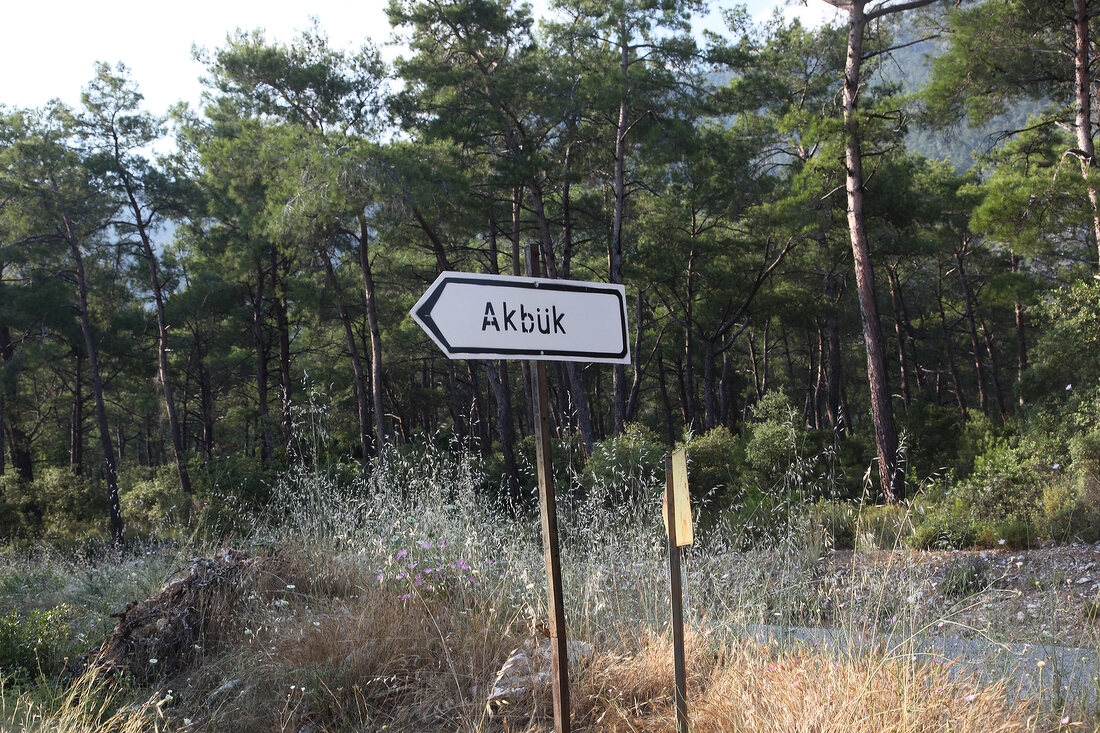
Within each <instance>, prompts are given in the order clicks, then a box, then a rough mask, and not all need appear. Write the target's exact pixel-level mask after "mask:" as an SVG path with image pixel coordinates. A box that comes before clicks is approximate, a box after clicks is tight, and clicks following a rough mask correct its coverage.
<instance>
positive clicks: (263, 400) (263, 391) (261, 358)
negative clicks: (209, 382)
mask: <svg viewBox="0 0 1100 733" xmlns="http://www.w3.org/2000/svg"><path fill="white" fill-rule="evenodd" d="M256 275H257V280H256V289H255V291H253V292H252V293H251V298H252V340H253V342H254V343H255V345H256V403H257V405H256V408H257V412H256V416H257V420H258V422H259V426H258V427H259V429H258V432H259V438H260V465H261V466H263V467H265V468H266V467H267V465H268V462H269V461H270V460H271V426H270V425H269V424H268V413H269V409H268V404H267V343H266V340H265V339H264V311H263V304H264V281H265V280H266V276H265V274H264V269H263V265H262V264H260V263H259V262H257V263H256Z"/></svg>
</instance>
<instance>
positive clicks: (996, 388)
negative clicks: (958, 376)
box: [981, 320, 1008, 425]
mask: <svg viewBox="0 0 1100 733" xmlns="http://www.w3.org/2000/svg"><path fill="white" fill-rule="evenodd" d="M981 327H982V338H983V339H984V340H985V349H986V353H987V354H989V374H990V377H991V378H992V379H993V398H994V399H995V400H996V401H997V413H998V414H999V415H1000V417H1001V425H1007V424H1008V413H1007V412H1006V411H1005V394H1004V390H1003V389H1002V388H1001V378H1000V373H999V371H998V369H997V352H996V350H995V349H994V338H993V334H992V332H990V330H989V327H988V326H987V325H986V323H985V321H984V320H983V321H982V323H981Z"/></svg>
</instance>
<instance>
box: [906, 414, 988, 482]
mask: <svg viewBox="0 0 1100 733" xmlns="http://www.w3.org/2000/svg"><path fill="white" fill-rule="evenodd" d="M899 417H900V420H899V422H900V423H901V427H902V430H903V432H904V434H905V435H906V437H907V442H908V450H907V451H906V454H905V457H906V461H907V463H908V469H909V474H910V475H911V476H912V477H913V478H915V479H917V480H921V479H923V478H925V477H927V476H929V475H930V474H933V473H935V472H937V471H939V470H940V469H943V468H950V467H955V466H956V465H957V462H958V461H959V449H960V446H961V444H962V443H963V435H964V427H965V425H966V414H965V413H962V412H959V410H958V409H956V408H955V407H939V406H936V405H932V404H929V403H927V402H916V403H914V404H913V406H912V407H911V408H910V409H909V410H908V411H907V412H904V413H902V414H901V415H900V416H899ZM964 462H965V460H964ZM972 463H973V456H971V457H970V459H969V464H972ZM969 464H968V465H967V472H969Z"/></svg>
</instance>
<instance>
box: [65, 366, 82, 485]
mask: <svg viewBox="0 0 1100 733" xmlns="http://www.w3.org/2000/svg"><path fill="white" fill-rule="evenodd" d="M69 470H70V471H72V472H73V475H74V476H80V475H82V474H83V473H84V354H83V352H81V351H80V350H79V349H77V350H76V374H75V375H74V376H73V411H72V417H71V418H70V420H69Z"/></svg>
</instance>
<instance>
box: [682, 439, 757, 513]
mask: <svg viewBox="0 0 1100 733" xmlns="http://www.w3.org/2000/svg"><path fill="white" fill-rule="evenodd" d="M684 447H685V448H686V449H687V455H688V481H689V484H690V486H691V495H692V497H694V498H697V499H699V500H710V501H712V502H714V503H717V504H718V505H719V506H722V507H725V506H728V505H729V503H730V501H731V500H732V499H733V498H734V497H735V496H736V494H737V493H739V491H740V488H741V482H742V479H743V476H744V472H745V446H744V443H743V442H742V440H741V439H740V438H739V437H737V436H736V435H734V434H733V433H731V432H730V430H729V428H727V427H725V426H724V425H722V426H719V427H717V428H714V429H712V430H708V431H707V432H706V433H703V434H702V435H698V436H695V435H691V436H688V438H687V440H686V441H685V443H684Z"/></svg>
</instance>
